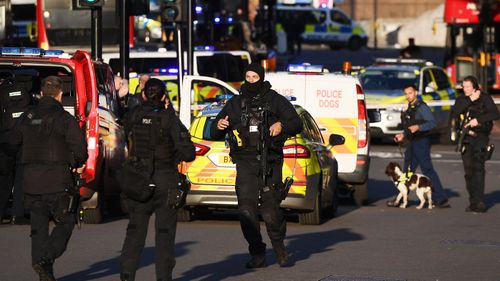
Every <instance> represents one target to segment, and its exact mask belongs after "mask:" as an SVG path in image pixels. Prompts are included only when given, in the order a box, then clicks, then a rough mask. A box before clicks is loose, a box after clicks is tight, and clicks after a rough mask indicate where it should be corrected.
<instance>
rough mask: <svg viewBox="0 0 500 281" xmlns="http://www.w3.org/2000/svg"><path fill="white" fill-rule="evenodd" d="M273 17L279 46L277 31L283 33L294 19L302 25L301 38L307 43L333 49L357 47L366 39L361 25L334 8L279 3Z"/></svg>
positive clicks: (356, 48)
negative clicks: (275, 22) (326, 45)
mask: <svg viewBox="0 0 500 281" xmlns="http://www.w3.org/2000/svg"><path fill="white" fill-rule="evenodd" d="M276 20H277V24H276V33H277V35H278V47H279V46H280V45H281V44H280V43H281V42H282V41H283V40H282V39H281V40H280V38H282V37H281V36H280V34H286V31H285V30H286V29H287V28H286V25H287V24H289V23H290V22H295V21H298V22H300V23H303V24H304V28H305V31H304V33H303V34H302V38H303V40H304V42H307V43H315V44H328V45H330V46H331V48H332V49H336V48H338V47H348V48H349V49H351V50H359V49H360V48H361V47H363V46H366V43H367V42H368V36H367V34H366V32H365V31H364V30H363V28H362V27H361V26H360V25H359V24H358V23H356V22H355V21H354V20H352V19H351V18H349V17H348V16H347V15H346V14H345V13H344V12H343V11H342V10H340V9H337V8H313V7H303V6H286V5H278V6H276ZM295 24H296V23H295ZM285 50H286V48H285ZM282 51H283V50H282Z"/></svg>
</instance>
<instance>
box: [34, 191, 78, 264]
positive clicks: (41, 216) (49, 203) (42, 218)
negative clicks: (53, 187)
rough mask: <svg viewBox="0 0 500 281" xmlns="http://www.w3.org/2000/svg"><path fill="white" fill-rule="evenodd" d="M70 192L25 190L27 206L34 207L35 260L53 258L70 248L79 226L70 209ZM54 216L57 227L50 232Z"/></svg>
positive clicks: (51, 259) (52, 259) (50, 259)
mask: <svg viewBox="0 0 500 281" xmlns="http://www.w3.org/2000/svg"><path fill="white" fill-rule="evenodd" d="M69 201H70V196H69V194H68V193H66V192H58V193H50V194H25V202H26V207H27V208H28V210H30V216H31V219H30V223H31V259H32V264H35V263H37V262H39V261H40V260H41V259H42V258H43V259H46V260H49V261H51V262H53V261H54V260H55V259H57V258H58V257H60V256H61V255H62V254H63V253H64V251H65V250H66V246H67V245H68V242H69V239H70V237H71V233H72V232H73V228H74V227H75V215H74V214H71V213H68V212H67V210H68V206H69ZM51 216H52V218H53V220H54V224H55V226H54V228H53V229H52V232H50V233H49V220H50V217H51Z"/></svg>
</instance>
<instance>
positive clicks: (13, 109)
mask: <svg viewBox="0 0 500 281" xmlns="http://www.w3.org/2000/svg"><path fill="white" fill-rule="evenodd" d="M32 85H33V77H32V76H21V75H19V76H13V75H12V76H11V77H8V78H5V79H3V81H1V84H0V113H1V130H2V131H4V130H10V129H12V128H13V127H14V126H15V124H16V121H17V119H18V118H19V117H20V116H21V115H22V114H23V113H24V112H25V111H26V110H28V109H29V108H30V106H31V104H32V102H33V97H32V93H31V89H32Z"/></svg>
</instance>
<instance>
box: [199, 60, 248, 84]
mask: <svg viewBox="0 0 500 281" xmlns="http://www.w3.org/2000/svg"><path fill="white" fill-rule="evenodd" d="M197 66H198V74H199V75H202V76H208V77H214V78H217V79H219V80H222V81H224V82H241V81H243V80H245V76H244V73H243V71H244V70H245V68H246V67H247V66H248V60H247V57H246V56H240V55H232V54H214V55H211V56H198V57H197Z"/></svg>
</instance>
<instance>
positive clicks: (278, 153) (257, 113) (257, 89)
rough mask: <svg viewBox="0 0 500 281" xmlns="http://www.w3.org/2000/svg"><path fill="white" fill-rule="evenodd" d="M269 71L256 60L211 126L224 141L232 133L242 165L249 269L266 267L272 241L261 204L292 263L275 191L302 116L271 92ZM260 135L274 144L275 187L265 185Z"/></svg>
mask: <svg viewBox="0 0 500 281" xmlns="http://www.w3.org/2000/svg"><path fill="white" fill-rule="evenodd" d="M264 74H265V73H264V69H263V68H262V66H260V65H259V64H255V63H253V64H250V65H249V66H248V67H247V69H246V71H245V83H244V84H243V85H242V87H241V95H239V96H234V97H233V98H231V99H230V100H229V101H228V102H227V103H226V105H225V106H224V108H223V109H222V110H221V111H220V113H219V114H218V115H217V117H216V120H215V121H214V122H213V125H212V127H211V135H212V137H213V138H214V139H222V138H224V136H225V135H226V133H229V135H230V146H231V147H230V149H231V150H230V156H231V158H232V160H233V162H235V163H236V173H237V177H236V194H237V197H238V209H239V212H240V224H241V229H242V231H243V236H244V237H245V239H246V240H247V241H248V244H249V247H248V248H249V252H250V255H251V259H250V260H249V261H248V262H247V264H246V267H247V268H259V267H265V266H266V258H265V250H266V244H264V243H263V242H262V236H261V234H260V223H259V217H258V207H259V203H260V207H261V212H262V217H263V219H264V221H265V223H266V228H267V233H268V235H269V238H270V239H271V243H272V245H273V248H274V250H275V252H276V254H277V258H278V263H279V265H280V266H282V267H283V266H288V265H289V264H290V262H289V257H288V253H287V251H286V248H285V245H284V243H283V240H284V238H285V234H286V221H285V218H284V216H283V213H282V211H281V209H280V206H279V202H280V201H281V200H280V199H279V198H277V196H276V193H275V192H273V189H274V188H276V187H278V188H279V187H281V185H282V166H283V144H284V142H285V141H286V139H287V137H288V136H293V135H295V134H298V133H300V132H301V130H302V123H301V120H300V118H299V116H298V114H297V112H296V111H295V109H294V108H293V106H292V104H291V103H290V102H289V101H288V100H287V99H286V98H285V97H283V96H281V95H279V94H278V93H277V92H275V91H274V90H271V84H270V83H269V82H268V81H264ZM263 110H265V111H267V112H265V113H266V114H268V115H267V116H268V118H267V119H268V122H267V124H262V123H263V121H264V120H262V119H261V118H262V116H263V114H262V113H263V112H262V111H263ZM235 131H236V132H235ZM261 134H262V135H261ZM236 135H237V136H236ZM259 136H264V137H265V141H266V142H268V143H269V145H268V147H269V149H268V166H269V167H268V177H267V184H268V186H271V187H273V188H272V189H271V190H269V189H266V188H265V187H264V186H263V184H264V183H263V179H262V169H261V167H262V163H261V161H260V160H261V157H262V156H263V151H261V147H262V141H261V139H259ZM237 138H239V139H240V140H241V142H240V141H239V140H238V139H237ZM259 197H260V198H259Z"/></svg>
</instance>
